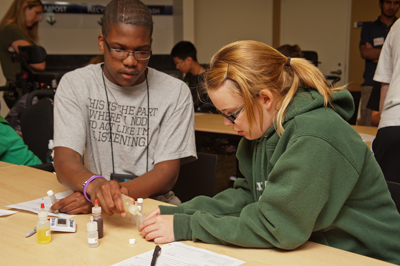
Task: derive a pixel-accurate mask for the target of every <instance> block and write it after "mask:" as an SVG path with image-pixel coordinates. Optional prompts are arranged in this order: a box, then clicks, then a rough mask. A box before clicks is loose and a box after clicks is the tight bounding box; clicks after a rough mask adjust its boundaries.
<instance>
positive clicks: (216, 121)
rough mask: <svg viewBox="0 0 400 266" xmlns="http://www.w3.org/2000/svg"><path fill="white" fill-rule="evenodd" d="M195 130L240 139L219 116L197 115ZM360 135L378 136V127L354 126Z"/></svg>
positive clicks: (369, 143) (368, 142)
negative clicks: (234, 136) (233, 136)
mask: <svg viewBox="0 0 400 266" xmlns="http://www.w3.org/2000/svg"><path fill="white" fill-rule="evenodd" d="M194 120H195V123H194V129H195V130H196V131H200V132H208V133H219V134H226V135H236V136H238V137H239V135H238V134H237V132H236V131H234V130H233V129H232V127H231V126H225V125H224V118H223V116H222V115H219V114H203V113H195V117H194ZM352 127H353V128H354V129H355V130H356V131H357V132H358V133H362V134H368V135H373V136H376V132H377V130H378V128H377V127H366V126H352ZM366 143H367V144H368V145H369V146H370V145H371V142H370V141H366Z"/></svg>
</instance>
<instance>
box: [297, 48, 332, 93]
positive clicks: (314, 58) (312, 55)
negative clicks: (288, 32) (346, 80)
mask: <svg viewBox="0 0 400 266" xmlns="http://www.w3.org/2000/svg"><path fill="white" fill-rule="evenodd" d="M301 52H302V53H303V58H304V59H307V60H308V61H310V62H311V63H313V65H314V66H316V67H318V65H319V64H321V62H319V61H318V53H317V52H315V51H301ZM325 78H326V80H327V81H330V83H331V85H332V86H335V84H336V83H337V82H339V81H340V77H339V76H335V75H328V76H325Z"/></svg>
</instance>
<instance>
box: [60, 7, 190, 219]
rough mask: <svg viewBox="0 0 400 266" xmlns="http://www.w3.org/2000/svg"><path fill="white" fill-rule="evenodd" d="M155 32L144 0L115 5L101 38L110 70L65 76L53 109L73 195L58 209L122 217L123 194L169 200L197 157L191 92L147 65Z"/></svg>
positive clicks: (95, 68) (63, 176)
mask: <svg viewBox="0 0 400 266" xmlns="http://www.w3.org/2000/svg"><path fill="white" fill-rule="evenodd" d="M152 28H153V22H152V18H151V14H150V12H149V11H148V8H147V7H146V6H145V5H144V4H143V3H142V2H140V1H136V0H113V1H111V2H110V3H109V4H108V5H107V7H106V9H105V11H104V15H103V25H102V34H101V35H99V37H98V44H99V49H100V52H101V53H102V54H104V64H97V65H89V66H87V67H85V68H81V69H78V70H75V71H73V72H70V73H67V74H66V75H65V76H64V77H63V78H62V80H61V82H60V84H59V87H58V89H57V93H56V99H55V107H54V116H55V119H54V120H55V127H54V129H55V133H54V141H55V157H54V168H55V170H56V172H57V178H58V180H59V181H60V183H62V184H64V185H65V186H66V187H68V188H70V189H71V190H73V191H75V193H73V194H72V195H71V196H69V197H67V198H65V199H62V200H60V201H59V202H57V203H56V204H54V205H53V206H52V210H55V209H59V210H60V211H62V212H68V213H71V214H72V213H88V212H91V208H92V206H93V204H92V203H91V202H90V201H93V200H94V199H98V200H99V203H100V205H101V207H102V208H103V210H104V211H105V212H106V213H107V214H109V215H111V214H113V213H120V214H122V215H123V216H124V215H125V212H124V209H123V204H122V199H121V192H122V193H123V194H127V195H129V196H130V197H132V198H134V199H137V198H139V197H141V198H147V197H152V196H157V195H162V194H165V193H167V192H169V191H170V190H171V189H172V187H173V186H174V184H175V182H176V180H177V177H178V173H179V168H180V164H181V160H190V159H193V158H195V156H196V150H195V141H194V114H193V102H192V99H191V95H190V91H189V88H188V87H187V86H186V85H185V84H184V83H183V82H182V81H180V80H178V79H175V78H172V77H170V76H168V75H166V74H163V73H161V72H158V71H157V70H155V69H152V68H148V67H147V64H148V59H149V58H150V56H151V44H152V38H151V35H152ZM133 177H137V178H134V179H132V178H133ZM110 179H111V180H110ZM114 179H115V180H114ZM116 180H118V181H120V182H117V181H116Z"/></svg>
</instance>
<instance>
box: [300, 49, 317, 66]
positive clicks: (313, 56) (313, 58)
mask: <svg viewBox="0 0 400 266" xmlns="http://www.w3.org/2000/svg"><path fill="white" fill-rule="evenodd" d="M301 53H302V54H303V58H304V59H307V60H308V61H310V62H311V63H313V65H314V66H316V67H318V64H319V63H320V62H318V54H317V52H315V51H301Z"/></svg>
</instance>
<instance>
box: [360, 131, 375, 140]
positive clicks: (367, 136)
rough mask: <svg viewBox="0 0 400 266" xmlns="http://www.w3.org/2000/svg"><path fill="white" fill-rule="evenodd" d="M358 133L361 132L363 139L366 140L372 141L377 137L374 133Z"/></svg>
mask: <svg viewBox="0 0 400 266" xmlns="http://www.w3.org/2000/svg"><path fill="white" fill-rule="evenodd" d="M358 134H360V136H361V138H362V140H363V141H365V142H372V141H373V140H374V139H375V136H374V135H369V134H364V133H358Z"/></svg>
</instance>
